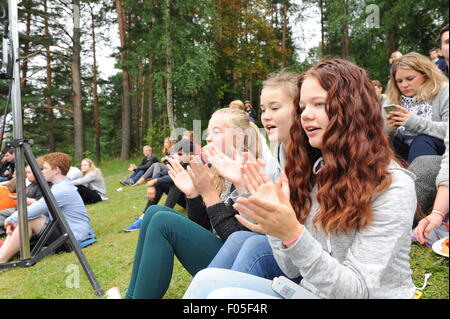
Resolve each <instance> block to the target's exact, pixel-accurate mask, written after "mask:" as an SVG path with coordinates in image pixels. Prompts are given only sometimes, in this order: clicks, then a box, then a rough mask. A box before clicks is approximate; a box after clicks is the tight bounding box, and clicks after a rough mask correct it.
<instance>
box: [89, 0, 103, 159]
mask: <svg viewBox="0 0 450 319" xmlns="http://www.w3.org/2000/svg"><path fill="white" fill-rule="evenodd" d="M88 5H89V8H90V9H91V20H92V26H91V35H92V55H93V59H94V61H93V64H92V94H93V98H94V105H93V111H94V125H95V160H96V162H97V164H99V163H100V162H101V149H100V111H99V103H98V91H97V87H98V83H97V42H96V40H95V16H94V9H93V7H92V6H91V5H90V4H89V3H88Z"/></svg>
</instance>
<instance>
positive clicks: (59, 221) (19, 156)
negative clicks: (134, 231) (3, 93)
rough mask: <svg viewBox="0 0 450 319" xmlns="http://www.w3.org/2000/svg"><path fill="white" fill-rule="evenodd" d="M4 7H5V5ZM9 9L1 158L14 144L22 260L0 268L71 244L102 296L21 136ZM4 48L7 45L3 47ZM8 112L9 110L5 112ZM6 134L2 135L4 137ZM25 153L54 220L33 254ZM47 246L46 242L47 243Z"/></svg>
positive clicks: (26, 263) (12, 4) (13, 15)
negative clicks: (6, 129)
mask: <svg viewBox="0 0 450 319" xmlns="http://www.w3.org/2000/svg"><path fill="white" fill-rule="evenodd" d="M3 9H4V8H3ZM7 12H8V13H9V29H10V30H9V34H10V41H9V48H8V49H9V55H8V57H9V61H8V62H9V63H10V65H11V67H10V68H8V71H9V72H10V73H11V74H8V75H7V76H6V78H8V79H11V81H12V82H11V92H10V97H11V104H12V111H13V120H14V139H13V140H12V141H10V142H7V143H6V148H5V149H4V150H3V151H2V154H1V156H0V158H2V157H3V155H4V154H5V153H6V151H7V149H10V148H14V149H15V156H16V179H17V208H18V213H19V214H18V216H19V223H18V226H19V234H20V261H17V262H9V263H4V264H0V270H1V269H6V268H11V267H17V266H19V267H30V266H33V265H34V264H36V263H37V262H39V261H40V260H41V259H42V258H44V257H45V256H46V255H48V254H49V253H52V252H53V251H54V250H56V249H58V248H60V247H61V246H62V245H64V244H66V243H67V244H68V245H69V247H70V248H71V249H72V250H73V251H74V252H75V254H76V255H77V257H78V260H79V261H80V263H81V265H82V267H83V269H84V271H85V272H86V275H87V276H88V278H89V281H90V282H91V284H92V286H93V288H94V291H95V294H96V295H97V296H103V294H104V293H103V291H102V289H101V287H100V285H99V283H98V281H97V279H96V277H95V275H94V273H93V271H92V269H91V267H90V266H89V263H88V262H87V260H86V257H85V256H84V254H83V252H82V251H81V248H80V246H79V244H78V242H77V240H76V239H75V236H74V235H73V233H72V230H71V229H70V227H69V225H68V223H67V221H66V219H65V217H64V214H63V213H62V212H61V210H60V208H59V206H58V204H57V202H56V199H55V197H54V196H53V193H52V192H51V191H50V188H49V186H48V184H47V181H46V180H45V179H44V176H43V175H42V172H41V170H40V168H39V166H38V165H37V163H36V158H35V157H34V155H33V153H32V151H31V147H30V144H29V143H28V141H27V140H24V139H23V138H22V112H21V105H20V104H21V103H20V83H19V78H20V77H19V66H18V64H19V63H18V58H16V57H18V51H19V50H18V47H19V46H18V42H19V41H18V28H17V3H16V0H9V1H8V11H7ZM3 49H4V50H5V49H6V48H3ZM5 116H6V112H5ZM2 138H3V137H2ZM24 156H25V158H26V160H27V162H28V164H29V165H30V168H31V170H32V171H33V174H34V176H35V178H36V181H37V184H38V185H39V187H40V189H41V191H42V194H43V197H44V199H45V202H46V204H47V207H48V210H49V213H50V215H51V217H52V221H51V222H50V223H49V224H48V226H47V227H46V228H45V230H44V232H43V234H42V236H41V237H40V238H39V240H38V242H37V244H36V245H35V247H34V248H33V251H32V252H31V254H30V243H29V235H28V219H27V211H26V207H27V205H26V191H25V175H24ZM56 230H59V232H60V233H61V234H62V235H61V236H60V237H59V238H58V239H56V240H55V241H53V242H51V243H47V240H48V239H49V237H50V235H51V234H52V233H53V232H54V231H56ZM47 244H48V246H47V247H45V245H47Z"/></svg>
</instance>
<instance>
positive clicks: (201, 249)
mask: <svg viewBox="0 0 450 319" xmlns="http://www.w3.org/2000/svg"><path fill="white" fill-rule="evenodd" d="M234 129H240V130H242V131H243V132H245V133H238V134H236V133H235V130H234ZM258 137H259V132H258V129H257V127H256V125H254V124H253V123H251V122H250V121H249V119H248V116H247V114H246V113H245V112H244V111H241V110H233V109H229V108H226V109H220V110H218V111H216V112H215V113H214V114H213V115H212V117H211V119H210V121H209V125H208V137H207V143H208V144H212V143H213V144H215V145H216V146H217V147H219V149H220V150H221V151H222V152H223V153H225V154H227V155H228V156H231V153H232V149H233V147H234V148H236V149H240V147H239V146H244V152H251V153H252V155H253V156H254V157H256V158H259V154H260V146H259V143H260V141H259V138H258ZM170 166H171V169H170V171H169V172H170V173H169V174H170V177H171V178H172V180H173V181H174V183H175V184H176V185H177V187H179V189H180V190H182V191H183V193H184V194H185V195H186V201H187V208H186V210H187V215H188V218H187V217H185V216H183V215H181V214H179V213H177V212H176V211H174V210H173V209H170V208H168V207H165V206H156V205H154V206H151V207H150V208H149V209H148V210H147V211H146V212H145V215H144V221H143V223H142V228H141V231H140V233H139V239H138V244H137V248H136V254H135V258H134V263H133V270H132V273H131V279H130V283H129V286H128V291H127V294H126V297H127V298H130V299H137V298H162V297H163V296H164V294H165V292H166V290H167V288H168V287H169V284H170V280H171V278H172V271H173V262H174V257H175V255H176V256H177V258H178V260H179V261H180V262H181V263H182V264H183V266H184V267H185V268H186V269H187V270H188V271H189V273H190V274H191V275H195V274H196V273H197V272H198V271H199V270H201V269H203V268H206V267H207V266H208V264H209V263H210V261H211V260H212V259H213V258H214V256H215V254H216V253H217V252H218V251H219V249H220V247H221V246H222V244H223V242H224V241H225V240H226V239H227V238H228V236H230V234H232V233H233V232H235V231H238V230H245V229H246V228H245V227H244V226H242V225H241V224H239V223H238V221H237V220H236V219H235V218H234V216H235V215H236V214H237V211H235V210H234V209H233V208H232V207H231V204H230V201H231V202H232V200H231V199H230V194H231V193H232V191H233V189H234V186H233V184H232V183H230V182H228V181H226V180H224V178H223V177H221V176H220V175H219V174H218V172H217V171H216V170H215V169H214V166H213V167H212V168H209V167H208V165H205V164H203V162H202V161H201V160H200V157H199V156H194V158H193V160H191V161H190V163H189V166H188V168H187V170H185V169H184V168H183V167H181V165H180V164H179V163H177V162H176V161H171V162H170ZM242 191H243V190H238V192H239V193H241V192H242ZM109 292H114V294H115V295H116V296H119V297H120V292H119V291H118V288H117V287H114V288H111V289H110V290H109Z"/></svg>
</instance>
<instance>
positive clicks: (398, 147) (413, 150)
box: [393, 134, 445, 164]
mask: <svg viewBox="0 0 450 319" xmlns="http://www.w3.org/2000/svg"><path fill="white" fill-rule="evenodd" d="M393 145H394V149H395V151H396V153H397V154H399V155H400V156H401V157H403V159H405V160H407V161H408V164H411V163H412V162H413V161H414V159H416V158H417V157H419V156H424V155H442V154H444V152H445V144H444V141H443V140H441V139H438V138H436V137H432V136H429V135H423V134H421V135H417V136H416V137H415V138H414V140H413V141H412V143H411V145H408V144H406V143H404V142H403V141H400V140H398V139H394V140H393Z"/></svg>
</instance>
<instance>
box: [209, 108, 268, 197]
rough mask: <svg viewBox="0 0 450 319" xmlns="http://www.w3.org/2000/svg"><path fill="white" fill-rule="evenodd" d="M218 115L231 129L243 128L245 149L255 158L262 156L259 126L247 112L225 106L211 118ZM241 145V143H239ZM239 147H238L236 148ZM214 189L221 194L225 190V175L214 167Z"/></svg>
mask: <svg viewBox="0 0 450 319" xmlns="http://www.w3.org/2000/svg"><path fill="white" fill-rule="evenodd" d="M214 116H218V118H220V120H221V121H222V122H223V124H224V125H225V126H227V127H228V128H231V129H238V130H242V131H241V132H243V133H244V134H245V135H244V140H243V151H244V152H250V153H252V155H253V156H254V157H255V158H257V159H258V158H260V157H261V150H262V144H261V143H262V141H261V138H260V135H259V129H258V127H257V126H256V125H255V124H254V123H253V122H251V121H250V120H249V118H248V116H247V113H246V112H245V111H243V110H238V109H230V108H223V109H219V110H217V111H215V112H214V113H213V115H211V118H213V117H214ZM239 146H240V145H239ZM236 149H238V148H236ZM211 170H212V171H213V173H214V189H215V190H216V192H217V193H218V194H219V195H220V194H221V193H222V190H223V181H224V179H223V177H222V176H220V175H219V173H218V172H217V170H215V169H214V167H213V168H212V169H211Z"/></svg>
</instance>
